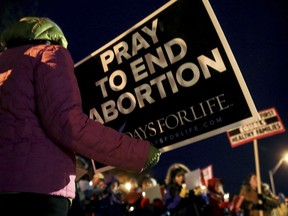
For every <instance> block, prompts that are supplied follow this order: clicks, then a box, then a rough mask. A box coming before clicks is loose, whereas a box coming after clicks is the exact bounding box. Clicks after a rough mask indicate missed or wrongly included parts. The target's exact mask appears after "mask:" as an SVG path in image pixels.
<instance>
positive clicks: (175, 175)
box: [164, 163, 207, 216]
mask: <svg viewBox="0 0 288 216" xmlns="http://www.w3.org/2000/svg"><path fill="white" fill-rule="evenodd" d="M187 172H190V169H189V168H188V167H187V166H186V165H184V164H181V163H175V164H172V165H171V166H170V167H169V168H168V170H167V174H166V178H165V183H166V193H165V195H164V205H165V208H166V209H167V211H168V212H167V214H168V215H171V216H207V214H206V212H205V211H206V208H205V205H206V202H205V200H204V199H202V196H201V195H202V193H201V189H200V188H195V189H193V190H188V189H187V188H186V182H185V173H187Z"/></svg>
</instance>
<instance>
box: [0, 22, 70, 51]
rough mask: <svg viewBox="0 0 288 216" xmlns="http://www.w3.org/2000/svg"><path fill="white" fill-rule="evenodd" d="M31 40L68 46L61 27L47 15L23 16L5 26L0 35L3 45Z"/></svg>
mask: <svg viewBox="0 0 288 216" xmlns="http://www.w3.org/2000/svg"><path fill="white" fill-rule="evenodd" d="M33 41H50V42H52V43H55V44H59V45H61V46H63V47H65V48H67V46H68V42H67V40H66V38H65V36H64V34H63V32H62V30H61V28H60V27H59V26H58V25H57V24H56V23H55V22H53V21H52V20H51V19H49V18H47V17H23V18H21V19H20V20H19V21H18V22H16V23H15V24H13V25H11V26H9V27H8V28H6V29H5V30H4V31H3V33H2V35H1V44H2V46H3V47H9V45H12V44H13V43H16V44H17V43H19V44H21V43H22V44H23V43H29V42H33Z"/></svg>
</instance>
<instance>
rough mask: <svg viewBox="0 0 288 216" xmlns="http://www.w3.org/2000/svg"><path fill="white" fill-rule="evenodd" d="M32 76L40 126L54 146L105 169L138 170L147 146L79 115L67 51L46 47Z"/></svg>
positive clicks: (81, 113) (78, 99) (74, 80)
mask: <svg viewBox="0 0 288 216" xmlns="http://www.w3.org/2000/svg"><path fill="white" fill-rule="evenodd" d="M34 75H35V86H36V95H37V106H38V110H39V115H40V118H41V123H42V125H43V128H44V130H45V131H46V133H47V135H48V136H49V138H50V139H51V140H53V142H54V143H56V144H57V145H61V146H63V147H65V148H67V149H69V150H71V151H74V152H75V153H78V154H80V155H82V156H85V157H87V158H90V159H93V160H95V161H98V162H100V163H103V164H105V165H110V166H115V167H118V168H122V169H128V170H131V171H136V172H139V171H141V170H142V168H143V167H144V164H145V162H146V160H147V157H148V151H149V146H150V142H148V141H145V140H140V139H134V138H131V137H129V136H128V135H125V134H123V133H120V132H118V131H116V130H114V129H112V128H110V127H107V126H104V125H102V124H101V123H99V122H96V121H94V120H92V119H90V118H89V117H88V116H87V115H86V114H85V113H83V110H82V102H81V96H80V91H79V87H78V84H77V79H76V76H75V74H74V63H73V60H72V58H71V56H70V53H69V52H68V50H67V49H65V48H62V47H60V46H48V47H46V50H44V51H43V53H42V57H41V61H40V63H39V64H38V66H37V69H36V70H35V71H34Z"/></svg>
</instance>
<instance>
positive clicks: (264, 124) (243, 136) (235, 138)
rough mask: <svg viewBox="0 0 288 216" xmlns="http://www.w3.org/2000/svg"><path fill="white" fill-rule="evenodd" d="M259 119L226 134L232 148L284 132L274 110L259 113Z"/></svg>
mask: <svg viewBox="0 0 288 216" xmlns="http://www.w3.org/2000/svg"><path fill="white" fill-rule="evenodd" d="M259 117H260V118H259V120H257V121H254V122H251V123H249V124H246V125H242V126H240V127H238V128H236V129H232V130H229V131H228V132H227V136H228V138H229V141H230V144H231V146H232V147H236V146H239V145H241V144H245V143H248V142H251V141H252V140H254V139H261V138H264V137H267V136H272V135H274V134H278V133H282V132H284V131H285V128H284V125H283V123H282V121H281V119H280V117H279V115H278V113H277V111H276V109H275V108H270V109H266V110H263V111H261V112H259Z"/></svg>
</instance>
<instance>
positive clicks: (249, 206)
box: [239, 173, 280, 216]
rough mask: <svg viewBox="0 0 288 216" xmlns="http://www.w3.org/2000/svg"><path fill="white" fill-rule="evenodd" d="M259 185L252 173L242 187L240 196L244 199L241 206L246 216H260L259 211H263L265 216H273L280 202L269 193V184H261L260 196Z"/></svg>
mask: <svg viewBox="0 0 288 216" xmlns="http://www.w3.org/2000/svg"><path fill="white" fill-rule="evenodd" d="M257 185H258V183H257V176H256V174H255V173H250V174H249V175H248V176H247V178H246V179H245V180H244V181H243V184H242V185H241V189H240V193H239V195H240V196H242V197H243V198H244V200H243V202H242V204H241V209H242V210H243V213H244V216H259V215H260V213H259V211H262V212H263V215H264V216H272V210H273V209H274V208H277V207H278V206H279V204H280V202H279V200H278V199H277V198H275V197H274V196H273V195H272V193H271V192H270V191H269V187H267V184H265V183H264V184H263V183H261V187H262V194H258V191H257Z"/></svg>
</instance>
